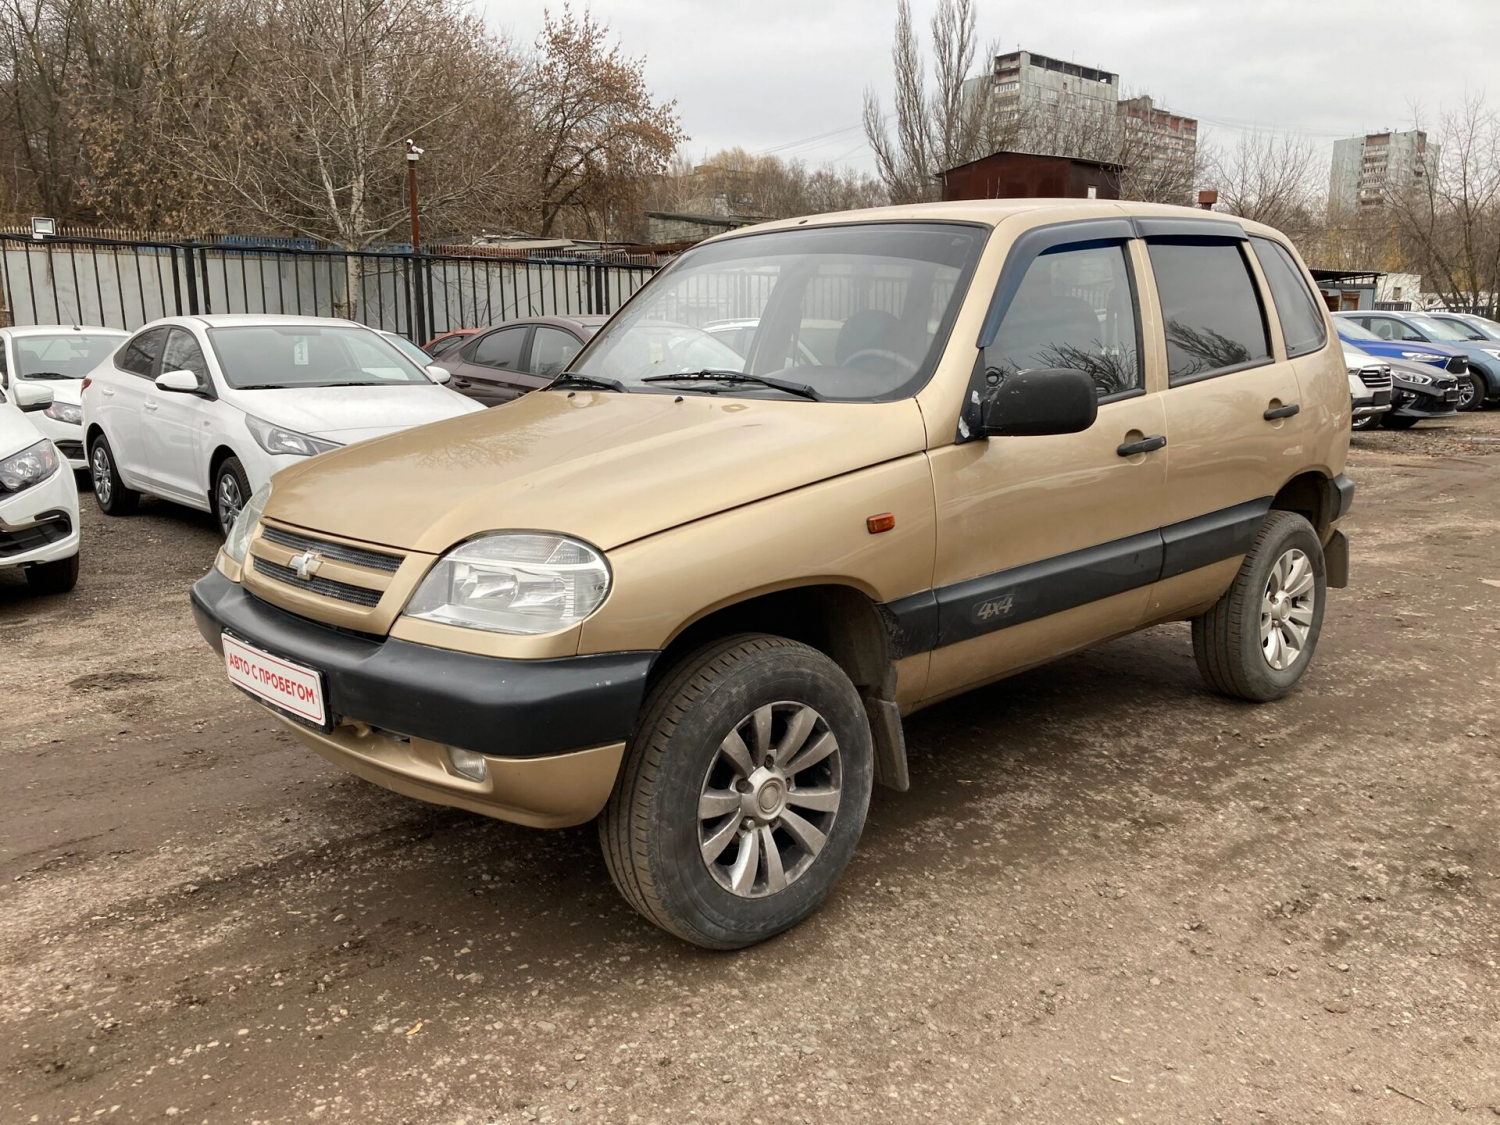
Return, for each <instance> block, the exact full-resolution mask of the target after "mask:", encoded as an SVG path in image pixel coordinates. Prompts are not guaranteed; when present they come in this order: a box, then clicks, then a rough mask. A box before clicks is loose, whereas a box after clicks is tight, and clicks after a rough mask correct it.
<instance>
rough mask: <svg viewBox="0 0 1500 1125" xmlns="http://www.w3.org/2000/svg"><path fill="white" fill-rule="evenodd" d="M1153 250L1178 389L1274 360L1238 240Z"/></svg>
mask: <svg viewBox="0 0 1500 1125" xmlns="http://www.w3.org/2000/svg"><path fill="white" fill-rule="evenodd" d="M1148 246H1149V249H1150V254H1151V269H1152V271H1153V272H1154V273H1155V274H1156V291H1157V294H1158V295H1159V296H1160V298H1161V310H1162V318H1163V320H1164V321H1165V327H1166V335H1167V375H1168V377H1169V379H1170V381H1171V383H1172V384H1173V385H1174V386H1175V385H1176V384H1178V383H1181V382H1185V381H1187V380H1191V379H1201V378H1205V377H1207V376H1209V375H1217V374H1221V373H1223V372H1226V371H1232V370H1235V369H1237V368H1241V367H1251V366H1253V365H1255V364H1258V363H1267V362H1269V361H1270V359H1271V343H1270V340H1269V339H1268V336H1267V333H1266V318H1265V314H1264V313H1263V312H1262V310H1261V307H1260V297H1259V296H1258V295H1257V294H1256V292H1255V282H1254V280H1253V279H1252V278H1251V276H1250V267H1249V263H1248V262H1246V261H1245V256H1244V255H1245V252H1244V250H1243V249H1241V247H1240V245H1239V243H1238V242H1191V241H1181V242H1176V241H1153V242H1150V243H1148Z"/></svg>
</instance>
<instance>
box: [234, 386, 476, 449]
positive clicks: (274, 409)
mask: <svg viewBox="0 0 1500 1125" xmlns="http://www.w3.org/2000/svg"><path fill="white" fill-rule="evenodd" d="M231 396H232V397H231ZM225 397H226V398H227V399H228V400H229V401H230V403H231V404H232V405H234V406H237V407H239V408H240V409H241V410H243V411H245V413H247V414H253V415H255V416H256V417H257V418H260V419H263V420H264V421H267V422H270V423H271V424H272V425H276V426H283V427H285V428H286V429H288V430H296V431H297V432H298V433H302V434H311V435H312V436H313V437H320V438H327V439H328V440H329V441H336V442H338V443H339V444H340V445H350V444H352V443H354V442H356V441H367V440H368V439H370V438H375V437H382V436H384V435H385V434H391V433H395V432H397V431H398V430H406V429H410V428H411V427H412V426H421V425H424V424H426V423H428V422H439V421H442V420H443V419H445V418H454V417H457V416H458V415H460V414H472V413H474V412H476V411H479V410H483V409H484V407H482V406H480V405H479V404H478V403H476V402H474V401H473V400H472V399H467V398H465V397H464V396H463V395H461V394H459V393H458V392H457V391H450V390H449V389H448V388H447V387H440V386H438V385H437V384H436V383H413V384H410V385H406V386H395V387H284V388H278V389H276V390H264V391H240V390H236V391H231V392H229V394H227V395H226V396H225Z"/></svg>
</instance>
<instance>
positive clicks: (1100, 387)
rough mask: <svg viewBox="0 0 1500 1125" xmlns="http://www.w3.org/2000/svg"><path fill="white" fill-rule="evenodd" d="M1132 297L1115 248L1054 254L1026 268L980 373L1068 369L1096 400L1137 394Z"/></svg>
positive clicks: (1122, 256) (1120, 253) (1119, 249)
mask: <svg viewBox="0 0 1500 1125" xmlns="http://www.w3.org/2000/svg"><path fill="white" fill-rule="evenodd" d="M1139 356H1140V345H1139V332H1138V329H1137V321H1136V315H1135V293H1134V289H1133V288H1132V285H1131V278H1130V271H1129V268H1128V266H1127V263H1126V258H1125V247H1124V246H1123V245H1120V244H1110V245H1103V246H1100V245H1094V246H1074V247H1068V246H1063V247H1059V248H1058V249H1056V250H1049V251H1048V252H1046V253H1044V254H1041V255H1039V256H1038V257H1037V258H1036V259H1035V260H1034V261H1033V262H1032V263H1031V265H1029V266H1027V267H1026V276H1025V277H1024V278H1022V279H1021V286H1020V288H1019V289H1017V290H1016V295H1015V297H1014V298H1013V299H1012V300H1011V303H1010V307H1009V308H1007V309H1006V310H1005V318H1004V319H1003V320H1001V322H1000V327H999V328H998V329H997V330H996V332H995V342H994V343H993V344H991V345H990V346H989V348H987V349H986V351H985V362H986V364H987V365H989V366H992V367H996V368H999V369H1000V370H1002V371H1025V370H1028V369H1030V368H1037V367H1071V368H1074V369H1075V370H1078V371H1084V372H1087V373H1088V374H1089V375H1090V376H1092V378H1093V380H1094V391H1095V393H1097V394H1098V395H1099V397H1100V398H1105V397H1108V396H1109V395H1117V394H1124V393H1128V392H1130V391H1134V390H1139V389H1140V387H1141V365H1140V359H1139Z"/></svg>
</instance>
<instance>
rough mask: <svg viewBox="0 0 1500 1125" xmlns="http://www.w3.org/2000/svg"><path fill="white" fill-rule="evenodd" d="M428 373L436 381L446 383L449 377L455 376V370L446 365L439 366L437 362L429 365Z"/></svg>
mask: <svg viewBox="0 0 1500 1125" xmlns="http://www.w3.org/2000/svg"><path fill="white" fill-rule="evenodd" d="M427 374H428V375H429V376H431V378H432V381H433V382H434V383H446V382H447V381H448V380H449V379H451V378H453V372H451V371H449V370H448V369H447V368H446V367H439V366H438V365H437V364H435V363H429V364H428V365H427Z"/></svg>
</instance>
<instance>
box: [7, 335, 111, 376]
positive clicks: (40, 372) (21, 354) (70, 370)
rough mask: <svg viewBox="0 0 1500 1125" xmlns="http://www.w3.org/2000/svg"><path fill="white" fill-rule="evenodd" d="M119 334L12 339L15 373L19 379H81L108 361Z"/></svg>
mask: <svg viewBox="0 0 1500 1125" xmlns="http://www.w3.org/2000/svg"><path fill="white" fill-rule="evenodd" d="M124 339H125V333H123V332H109V333H104V332H65V333H59V334H58V335H56V336H14V337H12V338H11V343H12V344H13V345H14V346H15V350H16V374H17V375H19V376H20V377H21V378H22V379H82V378H83V377H84V376H85V375H87V374H88V373H89V372H90V371H92V370H93V369H94V368H95V367H97V366H99V364H100V363H102V362H103V361H104V360H106V359H108V358H109V357H110V355H111V354H112V353H113V352H114V350H115V349H116V348H118V347H119V346H120V341H122V340H124Z"/></svg>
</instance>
